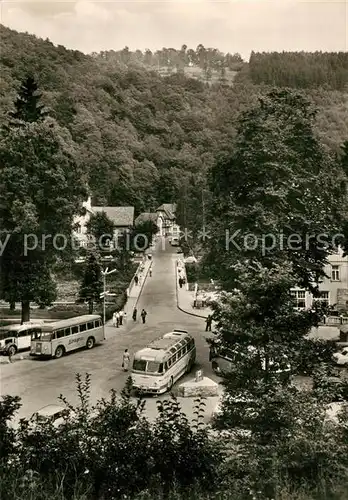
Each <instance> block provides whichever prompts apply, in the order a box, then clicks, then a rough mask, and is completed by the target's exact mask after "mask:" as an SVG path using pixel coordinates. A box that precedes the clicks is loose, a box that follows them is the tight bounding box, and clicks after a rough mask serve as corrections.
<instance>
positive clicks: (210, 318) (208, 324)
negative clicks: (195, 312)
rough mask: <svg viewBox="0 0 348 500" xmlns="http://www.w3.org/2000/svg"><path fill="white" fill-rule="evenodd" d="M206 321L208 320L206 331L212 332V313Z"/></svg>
mask: <svg viewBox="0 0 348 500" xmlns="http://www.w3.org/2000/svg"><path fill="white" fill-rule="evenodd" d="M205 322H206V325H207V326H206V327H205V331H206V332H211V324H212V322H213V318H212V316H211V314H209V316H208V317H207V319H206V320H205Z"/></svg>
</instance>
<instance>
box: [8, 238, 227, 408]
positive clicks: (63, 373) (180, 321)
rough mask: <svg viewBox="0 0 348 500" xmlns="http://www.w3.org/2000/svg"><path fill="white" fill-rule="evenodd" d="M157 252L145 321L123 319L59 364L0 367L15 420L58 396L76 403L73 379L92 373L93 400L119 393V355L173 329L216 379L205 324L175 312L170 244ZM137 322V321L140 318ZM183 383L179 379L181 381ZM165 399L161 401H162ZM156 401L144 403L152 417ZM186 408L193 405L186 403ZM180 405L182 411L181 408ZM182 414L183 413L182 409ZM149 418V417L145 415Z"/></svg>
mask: <svg viewBox="0 0 348 500" xmlns="http://www.w3.org/2000/svg"><path fill="white" fill-rule="evenodd" d="M166 247H169V248H166V249H164V250H163V248H159V249H158V250H157V252H156V254H155V255H154V256H153V260H154V263H153V272H152V277H151V278H150V277H148V278H147V281H146V283H145V285H144V288H143V292H142V295H141V297H140V299H139V302H138V311H139V312H140V310H141V309H142V308H143V307H144V308H145V309H146V310H147V312H148V315H147V322H146V324H145V325H143V324H141V322H140V320H138V321H137V322H136V323H134V322H133V321H132V320H131V319H130V318H129V319H128V320H127V323H128V324H127V328H126V329H125V330H123V331H122V332H120V330H117V329H116V328H113V327H112V326H110V327H109V326H108V327H107V328H106V338H107V340H106V341H105V342H104V343H103V344H102V345H100V346H96V347H95V348H94V349H92V350H91V351H78V352H76V351H75V352H73V353H70V354H68V355H66V356H64V357H63V358H61V359H51V360H41V359H31V358H29V359H25V360H23V361H18V362H16V363H13V364H12V365H11V364H6V365H1V394H2V395H5V394H11V395H18V396H20V397H21V398H22V405H23V406H22V408H21V409H20V411H19V414H18V418H19V417H28V416H30V415H31V414H32V413H34V411H36V410H37V409H39V408H40V407H42V406H44V405H46V404H50V403H55V402H57V398H58V397H59V395H60V394H63V395H64V396H66V397H67V398H68V399H69V400H70V401H71V402H72V403H76V402H77V399H76V391H75V375H76V373H81V374H85V373H86V372H88V373H90V374H91V376H92V391H91V401H92V402H95V400H96V399H98V398H101V397H107V395H108V393H109V391H110V389H115V390H117V391H120V390H121V389H122V388H123V386H124V383H125V381H126V378H127V374H126V373H124V372H123V371H122V369H121V363H122V353H123V351H124V349H125V348H128V349H129V350H130V352H131V353H133V352H135V351H136V350H138V349H140V348H142V347H143V346H144V345H146V344H147V343H148V342H150V341H151V340H153V339H154V338H156V337H158V336H159V335H161V334H163V333H166V332H167V331H170V330H172V329H173V328H180V327H181V328H184V329H186V330H188V331H189V332H190V333H192V335H193V336H194V337H195V339H196V344H197V368H196V369H199V368H202V369H203V371H204V374H205V375H206V376H208V377H211V378H213V379H214V380H218V379H217V378H216V377H215V376H214V375H213V374H212V372H211V368H210V363H209V361H208V348H207V344H206V342H205V335H206V334H205V332H204V327H205V322H204V320H203V319H200V318H195V317H193V316H189V315H187V314H184V313H182V312H180V311H179V310H178V309H177V307H176V291H175V264H174V263H175V260H176V258H177V254H176V253H174V252H175V250H174V249H172V248H171V247H170V246H169V245H166ZM139 319H140V318H139ZM184 380H185V378H183V379H182V381H184ZM163 397H166V396H161V398H163ZM157 399H158V397H154V398H151V397H149V398H148V400H147V408H148V410H149V412H150V413H155V412H154V409H155V402H156V400H157ZM184 403H185V405H184V406H185V407H186V406H187V405H188V404H191V403H190V401H187V400H185V402H184ZM184 406H183V408H184ZM184 409H185V408H184ZM149 416H150V415H149Z"/></svg>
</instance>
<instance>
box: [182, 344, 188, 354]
mask: <svg viewBox="0 0 348 500" xmlns="http://www.w3.org/2000/svg"><path fill="white" fill-rule="evenodd" d="M182 353H183V354H186V353H187V345H185V347H183V349H182Z"/></svg>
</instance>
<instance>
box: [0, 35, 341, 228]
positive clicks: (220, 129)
mask: <svg viewBox="0 0 348 500" xmlns="http://www.w3.org/2000/svg"><path fill="white" fill-rule="evenodd" d="M0 29H1V39H2V51H1V54H0V64H1V74H2V81H1V84H0V110H1V111H0V112H1V113H2V114H1V116H0V121H1V123H6V120H7V118H6V117H5V115H6V113H7V112H8V111H12V110H13V105H12V103H13V102H14V101H15V99H16V94H17V91H18V89H19V88H20V85H21V83H22V81H24V80H25V79H26V78H27V75H28V72H30V73H31V74H33V75H35V78H36V79H37V82H38V86H39V90H40V91H41V92H42V102H43V103H44V104H45V106H46V107H47V108H49V109H50V114H51V116H53V117H54V118H55V119H56V120H57V122H58V123H59V124H60V125H61V126H64V127H67V128H68V129H69V131H70V133H71V135H72V138H73V140H74V143H75V148H76V151H77V152H78V155H79V158H80V161H81V163H82V164H83V166H84V169H85V173H86V174H87V176H88V178H89V185H90V189H91V191H92V192H93V195H94V198H95V203H96V204H98V205H103V206H105V205H122V204H126V205H130V204H132V205H134V206H135V208H136V213H140V212H142V211H146V212H152V211H153V210H154V209H156V207H157V206H159V205H160V204H161V203H163V202H168V203H170V202H178V203H179V213H178V216H179V217H180V219H181V222H182V223H184V221H185V223H186V224H187V225H188V227H189V229H193V228H196V227H197V226H200V225H201V224H202V201H203V203H207V199H206V195H204V196H203V197H202V189H203V190H204V189H206V188H207V185H206V180H207V172H208V170H209V168H210V167H211V166H212V165H213V164H214V161H215V158H216V157H217V156H218V155H228V154H230V153H231V151H232V150H233V145H234V138H235V135H236V124H237V118H238V115H239V113H240V112H241V111H245V110H246V109H248V108H249V107H250V106H252V105H254V104H255V102H256V100H257V97H258V96H259V95H260V94H264V93H265V90H267V88H265V86H264V85H260V86H259V85H258V83H259V82H258V81H256V80H254V78H251V77H250V74H248V66H249V65H248V64H247V63H243V61H242V60H241V58H240V56H239V55H238V54H235V55H231V54H222V53H221V52H220V51H219V50H217V49H214V48H206V47H204V46H203V45H199V46H198V47H197V48H196V49H190V48H188V47H187V46H185V45H183V46H182V47H180V49H176V50H174V49H166V48H163V49H161V50H159V51H158V52H156V53H155V54H153V53H152V52H151V51H149V50H146V51H145V52H144V53H143V52H141V51H135V52H131V51H130V50H129V49H127V48H125V49H123V50H122V51H119V52H117V51H109V52H104V53H101V54H94V55H93V56H87V55H84V54H82V53H80V52H78V51H70V50H67V49H65V48H64V47H62V46H58V47H56V46H54V45H53V44H52V43H50V42H49V41H48V40H46V41H43V40H40V39H38V38H36V37H35V36H32V35H28V34H18V33H16V32H14V31H11V30H9V29H7V28H5V27H1V28H0ZM322 57H323V58H325V57H326V56H325V55H323V56H322ZM279 58H280V59H281V60H284V61H286V60H287V59H286V58H287V56H286V54H279ZM159 59H160V67H161V64H162V63H163V64H164V63H165V60H167V64H172V65H173V67H175V65H176V64H177V63H176V62H175V60H178V59H180V60H182V61H184V62H185V64H186V69H187V71H186V69H185V74H184V75H183V74H182V72H180V71H179V72H178V73H176V74H172V75H171V76H165V77H162V76H160V74H159V73H158V61H159ZM168 59H169V61H170V62H169V63H168ZM317 59H319V60H320V55H318V56H317ZM207 61H208V63H209V64H210V66H211V67H212V69H213V71H218V70H217V68H218V67H219V68H220V62H223V61H224V62H223V64H225V66H226V70H228V69H235V70H237V69H238V67H237V66H238V65H239V69H240V68H241V67H243V69H242V70H241V72H240V73H243V74H244V77H242V75H241V78H240V79H239V78H238V77H237V78H236V80H235V83H234V85H233V86H232V87H231V86H228V85H225V84H224V83H223V82H218V81H217V83H214V84H213V85H210V86H207V85H205V83H204V81H199V80H197V79H193V78H190V77H189V76H191V73H190V72H189V70H191V69H192V70H193V69H195V68H198V69H199V70H202V71H204V68H206V67H207ZM180 64H181V63H180ZM180 64H179V65H180ZM190 64H192V65H193V66H192V67H191V66H190ZM284 64H285V63H284ZM192 75H193V74H192ZM254 82H256V83H257V85H255V83H254ZM261 83H263V82H261ZM265 83H271V84H272V83H273V81H271V82H267V81H266V82H265ZM283 84H286V82H285V83H284V82H283ZM324 84H325V81H323V85H324ZM299 86H300V85H299ZM303 87H305V86H303ZM318 87H320V85H319V86H318ZM330 88H336V87H330V86H329V87H327V88H326V89H321V88H316V89H311V90H308V91H307V97H308V98H309V99H310V100H312V101H313V102H314V103H315V105H316V107H317V108H318V115H317V117H316V121H315V129H314V130H315V133H316V135H319V136H320V137H321V138H322V140H323V142H324V144H325V145H327V146H328V147H330V148H333V149H335V150H336V151H338V150H339V147H340V145H341V143H342V142H343V141H344V140H345V139H346V137H347V134H348V129H347V123H348V120H347V112H346V108H345V106H344V99H345V98H346V96H345V94H344V93H343V92H339V91H337V90H330Z"/></svg>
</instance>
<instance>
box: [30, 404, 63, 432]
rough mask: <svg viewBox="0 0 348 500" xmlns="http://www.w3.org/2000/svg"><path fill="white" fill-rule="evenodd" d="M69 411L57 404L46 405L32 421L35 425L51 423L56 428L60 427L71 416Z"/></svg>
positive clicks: (36, 413) (34, 415)
mask: <svg viewBox="0 0 348 500" xmlns="http://www.w3.org/2000/svg"><path fill="white" fill-rule="evenodd" d="M69 413H70V412H69V410H68V409H67V408H66V407H65V406H60V405H56V404H51V405H46V406H43V407H42V408H40V410H38V411H37V412H35V413H34V414H33V415H32V417H31V419H30V421H31V422H33V423H43V422H50V423H52V424H53V425H54V427H59V426H60V425H62V424H63V423H64V421H65V419H66V418H67V417H68V416H69Z"/></svg>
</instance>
